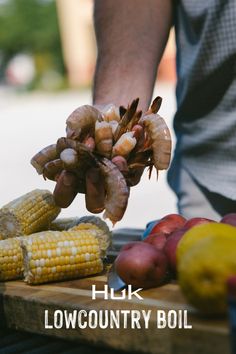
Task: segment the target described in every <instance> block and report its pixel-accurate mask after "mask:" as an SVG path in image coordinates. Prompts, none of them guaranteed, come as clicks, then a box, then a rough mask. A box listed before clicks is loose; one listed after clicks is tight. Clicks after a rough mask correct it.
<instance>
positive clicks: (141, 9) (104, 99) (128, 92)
mask: <svg viewBox="0 0 236 354" xmlns="http://www.w3.org/2000/svg"><path fill="white" fill-rule="evenodd" d="M94 22H95V32H96V39H97V46H98V57H97V64H96V71H95V78H94V91H93V99H94V103H96V104H105V103H109V102H113V103H115V104H117V105H120V104H123V105H127V104H128V103H129V102H130V101H131V100H132V99H133V98H136V97H140V100H141V107H142V108H143V109H146V108H147V106H148V105H149V103H150V100H151V96H152V91H153V86H154V83H155V78H156V71H157V67H158V64H159V62H160V59H161V56H162V54H163V50H164V48H165V45H166V41H167V38H168V34H169V30H170V27H171V23H172V6H171V0H165V1H163V0H147V1H142V0H95V8H94Z"/></svg>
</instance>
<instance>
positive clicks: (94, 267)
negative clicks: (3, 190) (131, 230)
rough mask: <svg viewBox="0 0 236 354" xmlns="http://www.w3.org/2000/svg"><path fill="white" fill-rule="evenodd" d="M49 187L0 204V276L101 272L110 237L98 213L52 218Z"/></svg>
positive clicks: (32, 280) (30, 279)
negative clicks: (79, 216)
mask: <svg viewBox="0 0 236 354" xmlns="http://www.w3.org/2000/svg"><path fill="white" fill-rule="evenodd" d="M59 213H60V208H59V207H58V206H57V205H56V204H55V202H54V198H53V195H52V193H50V192H49V191H47V190H39V189H36V190H34V191H32V192H29V193H27V194H25V195H23V196H22V197H20V198H18V199H16V200H13V201H12V202H10V203H8V204H7V205H5V206H4V207H2V208H1V209H0V238H1V240H0V281H6V280H12V279H21V278H24V280H25V281H26V282H27V283H28V284H39V283H47V282H51V281H59V280H67V279H72V278H79V277H84V276H88V275H92V274H97V273H100V272H101V271H102V270H103V258H104V257H105V256H106V251H107V249H108V247H109V245H110V242H111V233H110V231H109V228H108V227H107V225H106V223H105V222H104V221H102V220H101V219H100V218H98V217H94V216H93V217H90V216H89V217H82V218H71V219H56V217H57V216H58V214H59Z"/></svg>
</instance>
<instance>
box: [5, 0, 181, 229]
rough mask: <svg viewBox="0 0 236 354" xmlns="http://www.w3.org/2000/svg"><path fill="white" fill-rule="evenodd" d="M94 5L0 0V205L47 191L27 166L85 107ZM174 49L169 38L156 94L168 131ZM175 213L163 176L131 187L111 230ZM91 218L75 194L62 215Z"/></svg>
mask: <svg viewBox="0 0 236 354" xmlns="http://www.w3.org/2000/svg"><path fill="white" fill-rule="evenodd" d="M92 7H93V2H92V0H67V1H65V0H57V1H52V0H0V123H1V128H0V146H1V149H0V162H1V184H0V205H1V206H2V205H4V204H6V203H7V202H9V201H10V200H12V199H14V198H16V197H18V196H20V195H22V194H24V193H26V192H28V191H30V190H32V189H34V188H45V189H50V190H51V191H53V188H54V183H53V182H51V181H46V182H45V181H44V180H43V178H42V177H41V176H38V175H37V173H36V172H35V170H34V169H33V167H32V166H31V165H30V159H31V157H32V156H33V155H34V154H35V153H36V152H37V151H39V150H40V149H41V148H42V147H44V146H46V145H49V144H51V143H54V142H56V140H57V138H58V137H61V136H64V135H65V120H66V118H67V117H68V115H69V114H70V113H71V112H72V111H73V110H74V109H75V108H76V107H78V106H80V105H82V104H89V103H91V83H92V78H93V71H94V66H95V59H96V45H95V39H94V33H93V24H92ZM174 62H175V46H174V35H173V33H171V35H170V39H169V42H168V46H167V49H166V52H165V54H164V57H163V60H162V63H161V66H160V69H159V72H158V80H157V84H156V87H155V93H154V95H160V96H162V97H163V105H162V107H161V110H160V114H161V115H162V116H163V117H164V118H165V119H166V121H167V123H168V125H169V127H170V128H171V131H172V137H173V138H174V134H173V129H172V120H173V114H174V112H175V96H174V90H175V63H174ZM172 212H176V199H175V196H174V194H173V193H172V191H171V190H170V189H169V187H168V185H167V183H166V172H161V173H160V174H159V179H158V181H157V180H156V175H155V173H153V176H152V179H151V180H150V181H149V180H148V173H147V172H146V173H144V175H143V177H142V181H141V183H140V184H139V185H138V186H136V187H134V188H132V190H131V196H130V199H129V204H128V208H127V212H126V214H125V216H124V218H123V220H122V221H121V222H120V223H118V224H117V225H116V228H119V227H123V226H130V227H144V226H145V224H146V223H147V222H148V221H149V220H152V219H157V218H160V217H162V216H164V215H165V214H167V213H172ZM87 214H89V213H88V212H87V211H86V208H85V204H84V196H83V195H78V196H77V198H76V199H75V201H74V202H73V204H72V205H71V206H70V207H69V208H68V209H66V210H63V212H62V214H61V215H62V216H83V215H87Z"/></svg>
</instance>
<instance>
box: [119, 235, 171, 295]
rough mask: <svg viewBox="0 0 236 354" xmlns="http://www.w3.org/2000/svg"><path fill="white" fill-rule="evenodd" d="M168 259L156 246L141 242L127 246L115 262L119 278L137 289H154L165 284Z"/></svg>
mask: <svg viewBox="0 0 236 354" xmlns="http://www.w3.org/2000/svg"><path fill="white" fill-rule="evenodd" d="M167 263H168V262H167V258H166V256H165V254H164V253H163V252H161V251H159V250H157V249H156V248H155V247H154V246H152V245H150V244H148V243H144V242H141V241H137V242H131V243H128V244H127V245H125V246H124V247H123V248H122V250H121V252H120V253H119V255H118V256H117V258H116V260H115V269H116V272H117V274H118V275H119V277H120V278H121V279H122V280H123V281H124V282H125V283H126V284H127V285H128V284H130V285H132V286H133V287H135V288H144V289H147V288H152V287H156V286H159V285H161V284H163V282H164V281H165V279H166V274H167Z"/></svg>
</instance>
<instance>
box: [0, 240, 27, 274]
mask: <svg viewBox="0 0 236 354" xmlns="http://www.w3.org/2000/svg"><path fill="white" fill-rule="evenodd" d="M20 239H21V238H20V237H16V238H11V239H8V240H2V241H0V281H5V280H13V279H20V278H23V255H22V249H21V246H20Z"/></svg>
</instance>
